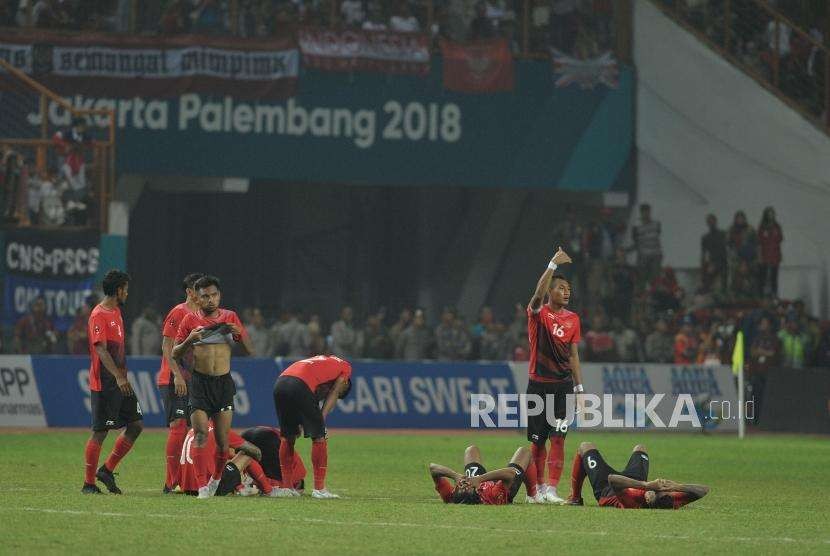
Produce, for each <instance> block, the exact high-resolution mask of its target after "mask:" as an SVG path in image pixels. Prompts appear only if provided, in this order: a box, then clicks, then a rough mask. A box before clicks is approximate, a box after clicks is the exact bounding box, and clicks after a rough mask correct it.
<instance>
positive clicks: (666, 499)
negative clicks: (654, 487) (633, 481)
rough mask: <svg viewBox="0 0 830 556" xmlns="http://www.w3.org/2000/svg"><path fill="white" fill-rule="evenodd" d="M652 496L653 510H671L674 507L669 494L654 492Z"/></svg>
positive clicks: (672, 499)
mask: <svg viewBox="0 0 830 556" xmlns="http://www.w3.org/2000/svg"><path fill="white" fill-rule="evenodd" d="M655 495H656V496H655V497H654V503H652V505H651V507H652V508H654V509H655V510H673V509H674V498H672V496H671V495H670V494H666V493H665V492H656V493H655Z"/></svg>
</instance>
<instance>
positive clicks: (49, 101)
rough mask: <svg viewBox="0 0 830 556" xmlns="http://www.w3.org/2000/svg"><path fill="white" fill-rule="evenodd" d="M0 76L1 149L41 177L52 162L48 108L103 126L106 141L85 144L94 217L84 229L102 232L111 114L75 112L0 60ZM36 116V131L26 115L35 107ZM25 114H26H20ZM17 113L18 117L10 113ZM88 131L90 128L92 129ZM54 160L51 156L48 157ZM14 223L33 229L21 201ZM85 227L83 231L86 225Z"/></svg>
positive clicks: (109, 183) (110, 165)
mask: <svg viewBox="0 0 830 556" xmlns="http://www.w3.org/2000/svg"><path fill="white" fill-rule="evenodd" d="M0 75H3V82H2V89H3V100H4V103H3V106H2V107H0V115H1V116H2V118H3V119H4V120H5V121H4V122H3V125H2V126H0V146H2V147H3V149H4V150H5V151H8V150H13V151H15V152H18V153H20V154H21V155H23V156H26V157H28V158H32V159H33V160H34V166H35V168H36V169H37V171H39V172H43V171H46V170H47V167H48V166H49V165H50V163H51V160H50V159H51V158H54V150H55V141H54V138H53V135H54V128H53V126H50V112H51V110H50V105H51V107H52V109H54V108H60V109H62V110H65V111H66V112H67V113H68V114H69V115H70V119H74V118H76V117H78V118H83V119H85V120H87V121H89V120H91V119H93V118H94V119H96V120H98V123H101V124H103V125H104V126H105V129H106V132H105V133H106V136H105V138H103V139H94V140H93V141H92V142H91V144H90V145H89V152H88V153H87V154H88V155H89V157H88V158H89V164H88V165H87V166H88V170H89V176H90V178H89V181H88V183H89V186H90V189H91V190H92V191H93V192H94V197H95V201H96V205H97V217H96V218H94V219H93V220H92V221H90V222H88V224H87V226H88V227H94V226H96V225H97V227H99V229H100V230H101V232H102V233H103V232H105V231H106V230H107V227H108V224H109V223H108V215H109V210H108V209H109V202H110V200H111V198H112V193H113V191H114V187H115V112H114V110H111V109H104V108H99V109H81V108H75V107H73V106H72V105H71V104H70V103H68V102H67V101H66V100H64V99H63V98H61V97H60V96H59V95H58V94H56V93H54V92H53V91H51V90H49V89H48V88H46V87H45V86H43V85H42V84H40V83H38V82H37V81H35V80H34V79H32V78H31V77H29V76H28V75H26V74H25V73H23V72H22V71H20V70H18V69H16V68H14V67H13V66H12V65H11V64H9V63H8V62H6V61H5V60H3V59H0ZM35 106H36V107H37V108H36V112H35V113H34V114H35V115H36V117H37V122H38V123H37V124H36V125H37V127H34V126H33V125H31V122H28V123H20V124H19V125H18V126H15V125H13V124H11V123H10V122H12V121H17V122H26V120H27V117H28V111H29V110H31V109H32V108H33V107H35ZM24 110H25V112H24ZM12 112H16V113H12ZM90 127H91V126H90ZM50 155H52V156H50ZM18 205H19V206H18V207H17V212H18V214H17V217H18V218H17V221H18V223H19V225H32V224H33V223H32V222H29V219H28V215H27V214H26V210H25V201H22V202H21V203H18ZM85 227H86V226H85Z"/></svg>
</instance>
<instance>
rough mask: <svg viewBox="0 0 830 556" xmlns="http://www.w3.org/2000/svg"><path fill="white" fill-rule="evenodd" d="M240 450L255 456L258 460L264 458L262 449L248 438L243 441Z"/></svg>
mask: <svg viewBox="0 0 830 556" xmlns="http://www.w3.org/2000/svg"><path fill="white" fill-rule="evenodd" d="M238 450H239V451H240V452H242V453H244V454H245V455H248V456H250V457H252V458H254V459H255V460H257V461H259V460H261V459H262V450H260V449H259V448H257V447H256V446H255V445H254V444H251V443H250V442H248V441H247V440H246V441H245V442H243V443H242V446H240V447H239V448H238Z"/></svg>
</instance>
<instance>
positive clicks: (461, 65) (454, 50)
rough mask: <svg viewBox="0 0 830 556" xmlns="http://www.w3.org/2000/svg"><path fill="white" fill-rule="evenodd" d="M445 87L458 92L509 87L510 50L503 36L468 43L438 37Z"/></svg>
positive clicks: (510, 89)
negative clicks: (453, 41)
mask: <svg viewBox="0 0 830 556" xmlns="http://www.w3.org/2000/svg"><path fill="white" fill-rule="evenodd" d="M441 52H442V53H443V55H444V88H445V89H447V90H450V91H455V92H458V93H495V92H502V91H512V90H513V85H514V77H513V53H512V52H510V44H509V43H508V42H507V40H505V39H495V40H483V41H476V42H472V43H467V44H458V43H452V42H449V41H441Z"/></svg>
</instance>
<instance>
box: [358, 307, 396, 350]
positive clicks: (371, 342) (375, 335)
mask: <svg viewBox="0 0 830 556" xmlns="http://www.w3.org/2000/svg"><path fill="white" fill-rule="evenodd" d="M381 315H382V313H379V314H375V315H370V316H369V318H367V319H366V328H365V330H364V331H363V342H364V346H365V347H364V352H363V355H364V356H365V357H368V358H369V359H390V358H391V357H392V356H393V355H394V352H395V346H394V344H393V343H392V340H390V339H389V335H388V334H387V333H386V331H385V330H384V329H383V317H382V316H381Z"/></svg>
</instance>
